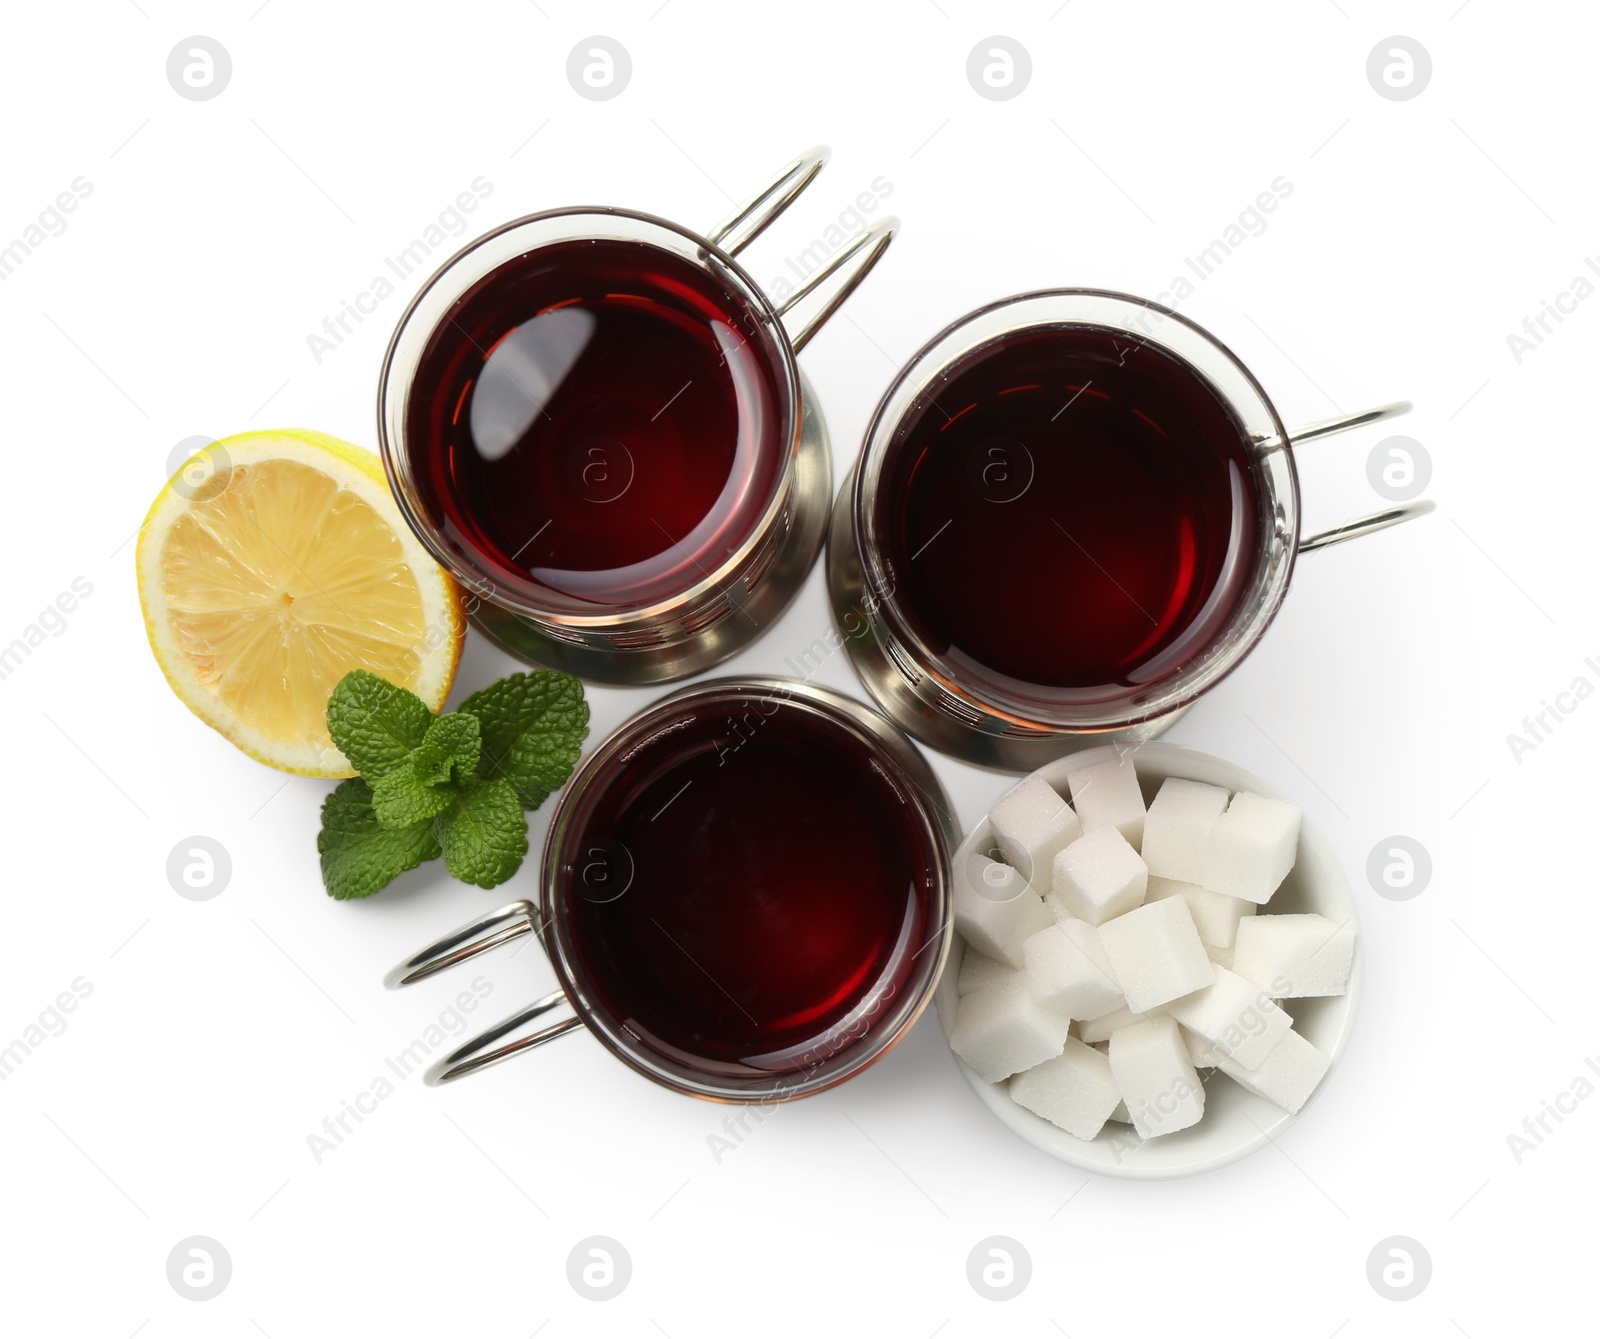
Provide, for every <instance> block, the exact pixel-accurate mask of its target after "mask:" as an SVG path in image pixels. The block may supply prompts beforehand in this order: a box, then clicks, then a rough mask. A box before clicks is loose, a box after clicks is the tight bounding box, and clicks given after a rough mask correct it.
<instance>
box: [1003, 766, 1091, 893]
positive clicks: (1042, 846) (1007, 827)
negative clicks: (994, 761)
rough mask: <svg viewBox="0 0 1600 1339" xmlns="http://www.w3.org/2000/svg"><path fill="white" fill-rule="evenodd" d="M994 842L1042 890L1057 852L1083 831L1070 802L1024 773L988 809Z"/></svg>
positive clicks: (1013, 866) (1046, 785)
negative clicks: (991, 807)
mask: <svg viewBox="0 0 1600 1339" xmlns="http://www.w3.org/2000/svg"><path fill="white" fill-rule="evenodd" d="M989 830H990V831H991V832H992V833H993V834H994V841H995V845H996V846H998V847H999V848H1000V854H1001V855H1003V856H1004V857H1005V860H1006V863H1007V864H1008V865H1010V866H1011V867H1012V868H1013V869H1017V870H1020V871H1021V872H1022V877H1023V878H1025V879H1026V880H1027V881H1028V882H1029V883H1031V884H1032V885H1033V886H1034V888H1035V889H1036V890H1037V891H1038V892H1039V893H1040V894H1044V893H1046V892H1049V890H1050V866H1051V862H1052V861H1054V860H1055V858H1056V852H1057V851H1060V850H1062V849H1063V848H1064V847H1065V846H1066V845H1067V844H1068V843H1069V842H1072V841H1075V840H1076V839H1077V837H1078V835H1079V834H1080V833H1081V832H1082V831H1083V826H1082V825H1081V824H1080V823H1079V822H1078V816H1077V814H1075V813H1073V811H1072V806H1071V805H1069V804H1068V803H1067V802H1066V801H1065V800H1063V799H1062V798H1061V797H1060V796H1059V795H1057V794H1056V792H1055V789H1054V788H1053V787H1052V786H1051V785H1050V783H1049V782H1048V781H1043V780H1041V779H1040V778H1039V777H1036V776H1030V777H1025V778H1024V779H1023V780H1021V781H1019V782H1018V783H1017V784H1016V785H1015V786H1013V787H1012V788H1011V789H1010V790H1008V791H1007V792H1006V793H1005V794H1004V795H1002V796H1001V797H1000V799H999V802H998V803H997V804H996V805H995V806H994V808H993V809H991V810H989Z"/></svg>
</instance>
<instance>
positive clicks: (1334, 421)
mask: <svg viewBox="0 0 1600 1339" xmlns="http://www.w3.org/2000/svg"><path fill="white" fill-rule="evenodd" d="M1410 412H1411V401H1410V400H1396V401H1394V403H1393V404H1385V405H1379V406H1378V407H1377V408H1376V409H1363V410H1361V411H1360V412H1359V413H1355V414H1341V415H1340V416H1339V417H1338V418H1326V419H1323V420H1322V421H1321V422H1318V423H1308V424H1307V425H1306V426H1305V427H1303V428H1301V429H1300V430H1299V431H1297V432H1291V433H1290V434H1289V444H1290V445H1291V446H1304V445H1305V444H1306V443H1307V442H1315V441H1320V440H1321V439H1322V438H1324V437H1333V436H1335V435H1336V434H1338V433H1341V432H1349V431H1350V429H1352V428H1361V427H1365V426H1366V425H1367V424H1368V423H1381V422H1382V421H1383V420H1384V419H1387V418H1399V417H1400V416H1401V415H1402V414H1409V413H1410ZM1266 449H1267V450H1272V449H1274V448H1273V446H1270V445H1269V446H1268V447H1267V448H1266ZM1433 509H1434V507H1433V503H1432V502H1430V501H1428V500H1427V499H1425V498H1424V499H1420V500H1418V501H1416V502H1403V503H1401V504H1400V505H1399V506H1395V507H1385V508H1384V509H1383V510H1382V511H1375V512H1371V513H1369V514H1368V515H1366V516H1358V517H1356V519H1355V520H1353V521H1346V522H1345V523H1344V524H1343V525H1336V526H1334V527H1333V528H1332V529H1330V530H1320V531H1318V532H1317V533H1316V534H1314V535H1307V536H1306V537H1305V538H1304V539H1302V540H1301V541H1300V547H1299V550H1298V551H1299V552H1300V553H1315V552H1316V551H1317V550H1318V549H1326V548H1331V547H1332V546H1333V545H1335V544H1343V543H1344V542H1345V540H1347V539H1360V538H1361V536H1362V535H1371V534H1375V533H1376V532H1377V531H1379V530H1387V529H1388V528H1389V527H1390V526H1392V525H1402V524H1404V523H1405V522H1406V521H1414V520H1416V519H1417V517H1419V516H1426V515H1427V514H1428V513H1429V512H1430V511H1432V510H1433Z"/></svg>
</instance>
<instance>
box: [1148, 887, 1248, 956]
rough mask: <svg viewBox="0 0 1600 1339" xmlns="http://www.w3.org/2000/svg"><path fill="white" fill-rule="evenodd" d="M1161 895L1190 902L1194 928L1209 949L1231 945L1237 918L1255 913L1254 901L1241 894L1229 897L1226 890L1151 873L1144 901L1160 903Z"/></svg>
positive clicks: (1235, 930)
mask: <svg viewBox="0 0 1600 1339" xmlns="http://www.w3.org/2000/svg"><path fill="white" fill-rule="evenodd" d="M1164 897H1181V898H1183V900H1184V901H1185V902H1187V903H1188V904H1189V914H1190V915H1191V916H1193V917H1194V928H1195V929H1196V930H1198V931H1199V932H1200V942H1201V943H1203V944H1204V945H1206V947H1207V948H1208V949H1210V948H1229V947H1231V946H1232V944H1233V937H1234V935H1235V934H1236V933H1237V932H1238V929H1239V921H1240V919H1241V918H1242V917H1245V916H1254V915H1255V914H1256V904H1255V903H1254V902H1246V901H1245V900H1244V898H1242V897H1229V896H1228V895H1227V894H1226V893H1213V892H1212V891H1211V890H1210V889H1209V888H1202V887H1201V886H1200V885H1199V884H1197V883H1184V882H1183V881H1182V880H1179V879H1162V878H1158V877H1156V876H1155V875H1152V876H1151V877H1150V880H1149V882H1148V884H1147V885H1146V886H1145V891H1144V900H1145V901H1146V902H1159V901H1160V900H1161V899H1162V898H1164Z"/></svg>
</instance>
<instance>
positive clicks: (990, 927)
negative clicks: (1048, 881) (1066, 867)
mask: <svg viewBox="0 0 1600 1339" xmlns="http://www.w3.org/2000/svg"><path fill="white" fill-rule="evenodd" d="M955 893H956V895H955V922H956V929H957V930H958V931H960V933H961V937H962V938H963V939H965V940H966V941H967V944H968V945H969V946H970V947H972V948H975V949H977V950H978V952H979V953H981V954H983V955H984V957H986V958H994V959H996V960H998V961H1000V962H1003V963H1005V964H1006V965H1007V966H1009V967H1021V966H1022V941H1023V940H1024V939H1026V938H1027V937H1028V936H1029V935H1031V934H1035V933H1037V932H1038V931H1040V930H1043V929H1044V928H1045V927H1046V926H1048V925H1050V924H1051V923H1052V922H1053V921H1054V920H1055V917H1053V916H1052V915H1051V914H1050V912H1049V910H1048V909H1047V908H1046V907H1045V904H1044V903H1043V902H1042V901H1041V900H1040V898H1039V895H1038V894H1037V893H1036V892H1034V891H1033V889H1031V888H1030V887H1029V886H1028V881H1027V880H1026V879H1025V878H1024V877H1023V876H1022V874H1021V872H1020V871H1018V870H1017V869H1015V868H1014V867H1013V866H1011V865H1002V864H1000V863H999V862H998V861H995V860H990V859H988V858H987V857H985V856H981V855H977V854H973V855H971V856H969V857H968V858H967V859H966V860H961V861H957V862H956V871H955Z"/></svg>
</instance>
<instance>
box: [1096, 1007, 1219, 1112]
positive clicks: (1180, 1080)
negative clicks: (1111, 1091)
mask: <svg viewBox="0 0 1600 1339" xmlns="http://www.w3.org/2000/svg"><path fill="white" fill-rule="evenodd" d="M1110 1061H1111V1073H1112V1075H1113V1076H1114V1077H1115V1078H1116V1080H1117V1087H1118V1088H1120V1089H1121V1091H1122V1096H1123V1100H1124V1101H1126V1102H1127V1104H1128V1114H1129V1115H1131V1116H1132V1117H1133V1128H1134V1129H1135V1130H1136V1131H1138V1133H1139V1136H1140V1138H1142V1139H1154V1138H1155V1137H1156V1136H1157V1135H1163V1134H1173V1133H1175V1132H1176V1131H1178V1130H1185V1129H1188V1127H1189V1126H1191V1125H1193V1124H1194V1123H1195V1122H1196V1121H1198V1120H1199V1119H1200V1117H1201V1116H1202V1115H1204V1114H1205V1108H1206V1095H1205V1089H1204V1088H1203V1087H1202V1086H1201V1084H1200V1076H1199V1075H1198V1074H1196V1073H1195V1072H1194V1065H1192V1064H1191V1063H1190V1061H1189V1048H1188V1047H1187V1046H1185V1045H1184V1041H1183V1037H1182V1035H1181V1034H1180V1033H1179V1031H1178V1024H1177V1023H1176V1022H1175V1021H1174V1020H1173V1019H1171V1018H1152V1019H1150V1020H1148V1021H1147V1022H1143V1023H1134V1024H1132V1025H1131V1026H1129V1027H1125V1028H1122V1029H1120V1030H1119V1031H1117V1032H1113V1033H1112V1034H1111V1055H1110Z"/></svg>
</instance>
